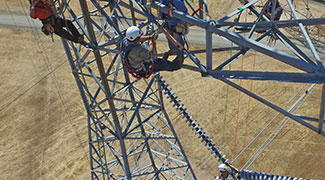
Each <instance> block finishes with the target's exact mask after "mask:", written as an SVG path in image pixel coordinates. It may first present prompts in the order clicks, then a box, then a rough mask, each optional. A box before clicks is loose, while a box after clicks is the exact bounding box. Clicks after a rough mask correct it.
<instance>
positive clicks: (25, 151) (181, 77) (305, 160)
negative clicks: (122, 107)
mask: <svg viewBox="0 0 325 180" xmlns="http://www.w3.org/2000/svg"><path fill="white" fill-rule="evenodd" d="M224 2H227V4H225V6H226V7H229V8H232V7H233V6H235V5H234V4H232V3H228V1H224ZM2 3H3V2H2ZM10 3H14V1H11V2H9V4H10ZM20 3H21V2H20ZM17 4H18V5H19V3H17ZM2 5H3V4H1V3H0V7H1V8H3V7H5V6H2ZM18 7H19V6H18ZM18 7H15V8H13V9H12V10H13V11H17V12H20V11H21V9H20V8H18ZM235 7H237V6H235ZM224 9H226V8H224ZM1 10H3V9H1ZM216 13H219V11H216ZM225 13H226V10H225V12H222V13H221V12H220V15H221V14H225ZM215 16H219V15H218V14H215ZM0 39H1V41H0V54H1V55H2V61H1V62H0V72H1V81H0V87H1V89H0V137H1V140H0V146H1V149H0V169H1V173H0V179H9V180H16V179H28V180H32V179H90V173H89V158H88V156H89V155H88V135H87V120H86V113H85V110H84V107H83V104H82V101H81V98H80V95H79V92H78V90H77V87H76V84H75V82H74V78H73V76H72V73H71V70H70V67H69V65H68V62H67V60H66V56H65V54H64V51H63V48H62V45H61V43H60V40H59V39H58V38H57V37H55V42H54V43H52V42H51V41H50V38H48V37H45V36H43V35H42V34H41V33H40V32H39V31H37V32H34V31H22V30H17V29H9V28H0ZM164 50H166V49H161V51H164ZM230 53H231V52H229V51H227V52H222V53H218V54H217V55H216V57H214V61H215V62H216V63H217V62H218V61H220V60H221V59H222V60H224V59H225V58H229V57H230ZM255 57H256V64H255V66H254V68H255V70H264V69H265V68H266V69H267V70H277V71H285V70H290V68H289V67H287V66H285V65H283V64H280V63H276V62H274V61H272V59H271V58H269V57H265V56H263V55H261V54H258V53H257V54H256V56H255V53H254V52H251V53H248V54H247V55H245V57H244V58H243V59H242V58H240V59H239V60H238V61H237V62H236V63H234V64H233V65H232V67H231V68H232V69H241V68H243V69H246V70H252V69H253V64H254V59H255ZM199 58H202V59H204V55H201V56H199ZM185 64H189V65H192V64H191V62H189V61H187V60H186V62H185ZM162 75H163V76H164V78H165V79H166V80H167V81H168V83H169V84H170V86H171V87H172V88H173V91H174V92H176V94H177V95H178V96H179V98H180V99H181V100H182V101H183V103H184V104H185V105H186V107H187V108H188V110H189V112H191V113H192V116H193V117H194V119H196V120H198V122H199V123H200V124H201V127H203V128H204V129H205V131H207V133H208V134H209V135H210V137H211V138H212V139H213V141H214V142H216V143H217V144H219V145H221V146H222V147H223V150H224V153H225V154H226V155H227V157H228V158H230V159H232V158H233V157H234V156H235V155H236V154H238V153H239V151H240V150H241V149H243V147H244V144H247V143H248V142H249V141H250V140H251V139H253V138H254V137H255V136H256V135H257V133H258V132H259V131H260V130H261V129H262V128H263V127H264V126H265V125H266V124H267V123H268V122H269V121H270V120H271V119H272V118H273V117H274V116H275V115H276V112H275V111H273V110H271V109H270V108H267V107H266V106H264V105H262V104H261V103H259V102H257V101H255V100H253V99H250V98H249V97H248V96H246V95H244V94H241V93H238V91H236V90H234V89H233V88H228V86H226V85H225V84H224V83H222V82H220V81H218V80H215V79H211V78H202V77H201V75H200V74H199V73H197V72H192V71H190V70H187V69H182V70H179V71H177V72H173V73H168V72H163V73H162ZM235 82H236V83H242V84H243V86H244V87H246V88H247V89H250V88H252V90H253V92H255V93H257V94H260V95H262V96H263V97H265V98H266V99H268V100H270V101H272V102H274V103H276V104H277V105H279V106H281V107H283V106H285V105H286V104H287V102H288V101H289V100H290V99H291V97H292V96H293V95H295V94H296V93H297V92H298V91H299V90H300V89H302V91H305V90H306V87H303V86H304V85H303V84H292V83H279V82H257V81H254V83H251V81H242V82H240V81H235ZM320 95H321V86H320V85H317V86H316V88H315V90H314V91H313V92H312V93H311V95H310V97H309V98H308V99H307V100H306V102H305V103H304V104H303V105H302V107H301V108H300V110H299V111H298V112H297V114H302V115H308V116H314V117H318V116H319V115H318V114H319V104H320V97H321V96H320ZM227 97H228V98H227ZM226 102H227V103H226ZM226 105H227V108H226ZM166 108H167V111H168V112H169V115H170V118H171V119H172V121H173V123H174V127H175V129H176V131H177V133H178V135H179V137H180V139H181V142H182V144H183V146H184V148H185V151H186V153H187V155H188V157H189V159H190V162H191V163H192V166H193V168H194V171H195V172H196V174H197V177H198V178H199V179H203V180H205V179H214V177H215V176H216V175H217V168H216V167H217V165H218V162H217V161H216V159H214V158H213V157H212V155H211V154H210V153H209V152H208V151H207V148H206V147H205V146H204V145H203V144H201V142H200V141H199V139H198V138H197V137H196V136H194V133H193V132H192V131H191V129H190V128H184V121H183V119H181V116H179V115H178V113H176V111H175V110H174V109H173V107H171V105H169V104H168V103H167V102H166ZM282 119H283V117H282V116H280V117H279V118H277V119H276V120H275V121H274V123H272V124H271V125H270V128H269V129H268V131H267V132H265V134H263V135H262V136H261V138H259V139H258V140H257V141H256V142H255V143H254V144H252V146H251V148H249V149H248V150H247V151H246V153H245V154H244V155H243V156H242V157H241V158H240V159H239V160H237V161H236V162H235V163H234V165H235V166H237V167H240V166H242V165H243V164H244V163H245V162H246V161H247V160H248V158H249V157H250V156H251V155H252V154H253V153H254V152H255V151H256V150H257V148H258V147H259V145H261V144H262V143H263V142H264V140H265V139H266V138H267V135H268V134H269V133H270V132H271V131H272V130H274V129H275V128H276V127H277V125H279V124H280V123H281V121H282ZM224 125H225V126H224ZM246 129H247V130H246ZM235 139H237V141H235ZM193 144H195V145H193ZM324 150H325V138H324V137H322V136H320V135H319V134H317V133H315V132H313V131H311V130H309V129H307V128H306V127H304V126H302V125H300V124H298V123H296V122H294V121H293V120H289V121H288V123H287V124H286V126H285V127H284V128H283V129H282V130H281V131H280V133H279V135H278V136H277V137H276V138H275V140H274V141H273V142H272V143H271V144H270V146H269V147H268V148H267V149H266V151H264V152H263V153H262V155H261V156H260V157H259V158H258V159H257V160H256V162H255V163H254V164H253V165H252V166H251V167H250V169H252V170H256V171H262V172H267V173H272V174H279V175H287V176H294V177H304V178H314V179H325V166H324V165H323V162H325V155H324Z"/></svg>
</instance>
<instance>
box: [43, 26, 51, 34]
mask: <svg viewBox="0 0 325 180" xmlns="http://www.w3.org/2000/svg"><path fill="white" fill-rule="evenodd" d="M41 30H42V32H43V33H44V34H45V35H47V36H48V35H50V32H49V31H48V30H47V29H46V27H45V26H42V28H41Z"/></svg>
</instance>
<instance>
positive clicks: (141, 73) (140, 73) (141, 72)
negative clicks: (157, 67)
mask: <svg viewBox="0 0 325 180" xmlns="http://www.w3.org/2000/svg"><path fill="white" fill-rule="evenodd" d="M126 43H127V40H126V39H124V40H123V41H122V43H121V57H122V61H123V64H124V66H125V67H126V70H127V71H128V72H129V73H130V74H131V75H132V76H133V77H134V78H136V79H140V78H144V79H148V78H149V77H150V76H151V74H152V73H153V68H154V62H152V63H151V64H150V63H143V64H142V66H141V67H140V68H137V69H135V68H133V67H132V66H131V65H130V62H129V58H128V55H129V52H130V51H131V49H132V48H134V47H136V46H141V45H140V44H129V45H126Z"/></svg>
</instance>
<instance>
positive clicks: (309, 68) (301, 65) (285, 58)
mask: <svg viewBox="0 0 325 180" xmlns="http://www.w3.org/2000/svg"><path fill="white" fill-rule="evenodd" d="M158 5H159V6H160V11H161V12H165V13H167V11H168V8H167V7H166V6H162V5H160V4H159V3H158ZM172 14H173V16H175V17H177V18H180V19H182V20H184V21H186V22H189V23H191V24H194V25H197V26H199V27H201V28H204V29H207V30H209V31H211V32H213V33H215V34H218V35H220V36H223V37H225V38H227V39H229V40H231V41H232V42H234V43H236V44H237V45H240V46H243V47H248V48H252V49H254V50H256V51H258V52H261V53H263V54H266V55H268V56H271V57H273V58H275V59H277V60H279V61H282V62H284V63H286V64H289V65H291V66H293V67H296V68H297V69H300V70H302V71H306V72H315V71H318V72H320V73H324V71H323V70H322V69H321V68H320V67H318V66H314V65H311V64H308V63H305V62H302V61H301V60H299V59H297V58H295V57H293V56H290V55H288V54H285V53H283V52H281V51H278V50H275V49H273V48H270V47H268V46H265V45H264V44H261V43H258V42H256V41H253V40H251V39H249V38H247V37H244V36H241V35H240V34H236V33H233V32H231V31H228V30H226V29H221V28H217V27H216V23H215V22H208V21H204V20H202V19H198V18H195V17H192V16H190V15H186V14H184V13H181V12H179V11H177V10H172Z"/></svg>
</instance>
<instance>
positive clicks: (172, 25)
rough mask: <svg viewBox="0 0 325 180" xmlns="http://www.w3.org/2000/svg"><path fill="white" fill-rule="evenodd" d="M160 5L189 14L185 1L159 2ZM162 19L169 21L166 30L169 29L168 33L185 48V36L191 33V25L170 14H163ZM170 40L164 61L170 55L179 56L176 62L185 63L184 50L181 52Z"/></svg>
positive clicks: (168, 0)
mask: <svg viewBox="0 0 325 180" xmlns="http://www.w3.org/2000/svg"><path fill="white" fill-rule="evenodd" d="M159 2H160V3H162V4H164V5H166V6H168V7H170V8H175V9H176V10H178V11H181V12H183V13H185V14H188V12H187V8H186V6H185V3H184V0H159ZM162 19H164V20H165V21H167V23H166V24H165V26H164V27H165V28H166V29H167V32H168V33H169V34H170V35H171V36H173V37H174V39H175V40H176V41H177V42H178V43H179V44H180V45H181V46H182V47H184V44H185V43H184V42H185V39H184V36H185V35H187V34H188V32H189V25H188V23H186V22H184V21H183V20H181V19H178V18H176V17H173V16H170V15H169V14H164V13H163V14H162ZM167 40H168V46H169V49H170V50H169V51H167V52H165V53H164V57H163V58H164V59H166V60H167V59H168V57H169V56H170V55H175V54H176V55H177V56H176V58H175V60H176V59H178V60H177V61H180V62H183V61H184V52H183V49H182V50H180V49H179V48H178V47H176V46H175V44H174V43H173V42H172V41H171V40H170V39H167Z"/></svg>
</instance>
